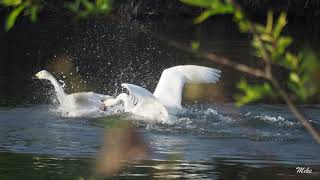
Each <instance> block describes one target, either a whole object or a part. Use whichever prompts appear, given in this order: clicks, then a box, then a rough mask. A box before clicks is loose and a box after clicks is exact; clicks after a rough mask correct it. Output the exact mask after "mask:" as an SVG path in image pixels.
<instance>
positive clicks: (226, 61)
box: [168, 40, 267, 78]
mask: <svg viewBox="0 0 320 180" xmlns="http://www.w3.org/2000/svg"><path fill="white" fill-rule="evenodd" d="M168 44H169V45H171V46H173V47H175V48H177V49H179V50H182V51H185V52H189V53H194V52H195V51H193V50H192V49H191V48H188V47H186V46H184V45H182V44H181V43H179V42H177V41H173V40H169V41H168ZM197 55H198V56H201V57H203V58H205V59H208V60H210V61H213V62H215V63H217V64H220V65H224V66H228V67H231V68H233V69H236V70H238V71H240V72H243V73H246V74H250V75H252V76H256V77H261V78H267V77H266V75H265V73H264V72H263V71H262V70H260V69H258V68H252V67H250V66H247V65H245V64H241V63H236V62H234V61H231V60H229V59H228V58H225V57H222V56H219V55H216V54H214V53H212V52H205V51H200V50H197Z"/></svg>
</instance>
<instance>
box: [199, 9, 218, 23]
mask: <svg viewBox="0 0 320 180" xmlns="http://www.w3.org/2000/svg"><path fill="white" fill-rule="evenodd" d="M215 14H217V12H216V11H215V10H206V11H204V12H202V13H201V14H200V15H199V16H198V17H196V18H195V19H194V23H195V24H199V23H202V22H203V21H204V20H206V19H208V18H209V17H210V16H213V15H215Z"/></svg>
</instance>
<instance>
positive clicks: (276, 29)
mask: <svg viewBox="0 0 320 180" xmlns="http://www.w3.org/2000/svg"><path fill="white" fill-rule="evenodd" d="M286 24H287V15H286V13H284V12H282V13H281V14H280V16H279V18H278V20H277V23H276V25H275V27H274V30H273V35H274V37H275V38H278V37H279V35H280V33H281V32H282V30H283V28H284V27H285V26H286Z"/></svg>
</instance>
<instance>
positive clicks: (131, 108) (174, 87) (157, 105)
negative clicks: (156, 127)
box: [103, 65, 221, 122]
mask: <svg viewBox="0 0 320 180" xmlns="http://www.w3.org/2000/svg"><path fill="white" fill-rule="evenodd" d="M220 73H221V71H220V70H218V69H214V68H209V67H204V66H196V65H181V66H175V67H171V68H168V69H165V70H164V71H163V72H162V74H161V77H160V80H159V82H158V84H157V87H156V89H155V91H154V93H153V94H152V93H151V92H150V91H148V90H146V89H145V88H142V87H139V86H137V85H133V84H127V83H124V84H122V85H121V86H122V87H124V88H126V89H127V90H128V91H129V93H128V94H127V93H121V94H119V95H118V96H117V97H116V98H115V99H107V100H105V101H104V102H103V105H104V106H105V108H108V107H111V106H114V105H116V104H118V103H119V102H123V105H124V111H125V112H130V113H133V114H135V115H138V116H142V117H145V118H148V119H151V120H154V121H157V122H159V121H160V122H168V120H169V119H170V118H169V117H170V116H171V115H176V114H178V113H180V112H182V110H183V108H182V106H181V100H182V92H183V88H184V85H185V84H187V83H192V84H200V83H216V82H217V81H218V80H219V78H220Z"/></svg>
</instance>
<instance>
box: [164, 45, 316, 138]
mask: <svg viewBox="0 0 320 180" xmlns="http://www.w3.org/2000/svg"><path fill="white" fill-rule="evenodd" d="M168 43H169V45H171V46H173V47H175V48H177V49H179V50H182V51H185V52H188V53H194V50H192V49H191V48H189V47H186V46H184V45H183V44H181V43H179V42H176V41H172V40H169V41H168ZM197 55H198V56H200V57H202V58H205V59H208V60H210V61H213V62H215V63H217V64H220V65H224V66H228V67H230V68H232V69H235V70H237V71H240V72H243V73H246V74H249V75H252V76H255V77H261V78H264V79H265V80H269V81H270V82H271V84H272V85H273V86H274V88H275V89H276V90H277V91H278V92H279V94H280V96H281V98H282V99H283V100H284V101H285V102H286V104H287V105H288V107H289V109H290V111H291V112H292V113H293V115H294V116H295V117H296V118H297V120H298V121H299V122H300V123H301V124H302V125H303V127H304V128H305V129H306V130H307V131H308V132H309V133H310V134H311V135H312V137H313V138H314V139H315V140H316V142H317V143H319V144H320V134H319V132H317V130H316V129H315V128H314V127H313V126H312V125H311V123H310V122H309V121H308V120H307V119H306V118H305V117H304V116H303V114H302V113H301V112H300V111H299V109H298V108H297V107H296V105H295V104H294V103H293V102H292V100H291V99H290V98H289V96H288V94H287V93H286V92H285V90H283V89H282V88H281V87H280V85H279V83H278V81H277V80H276V79H275V78H273V76H272V75H271V64H268V63H267V64H266V66H267V67H266V71H262V70H260V69H258V68H252V67H249V66H247V65H245V64H240V63H237V62H234V61H231V60H229V59H227V58H225V57H222V56H219V55H216V54H214V53H211V52H204V51H197Z"/></svg>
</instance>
